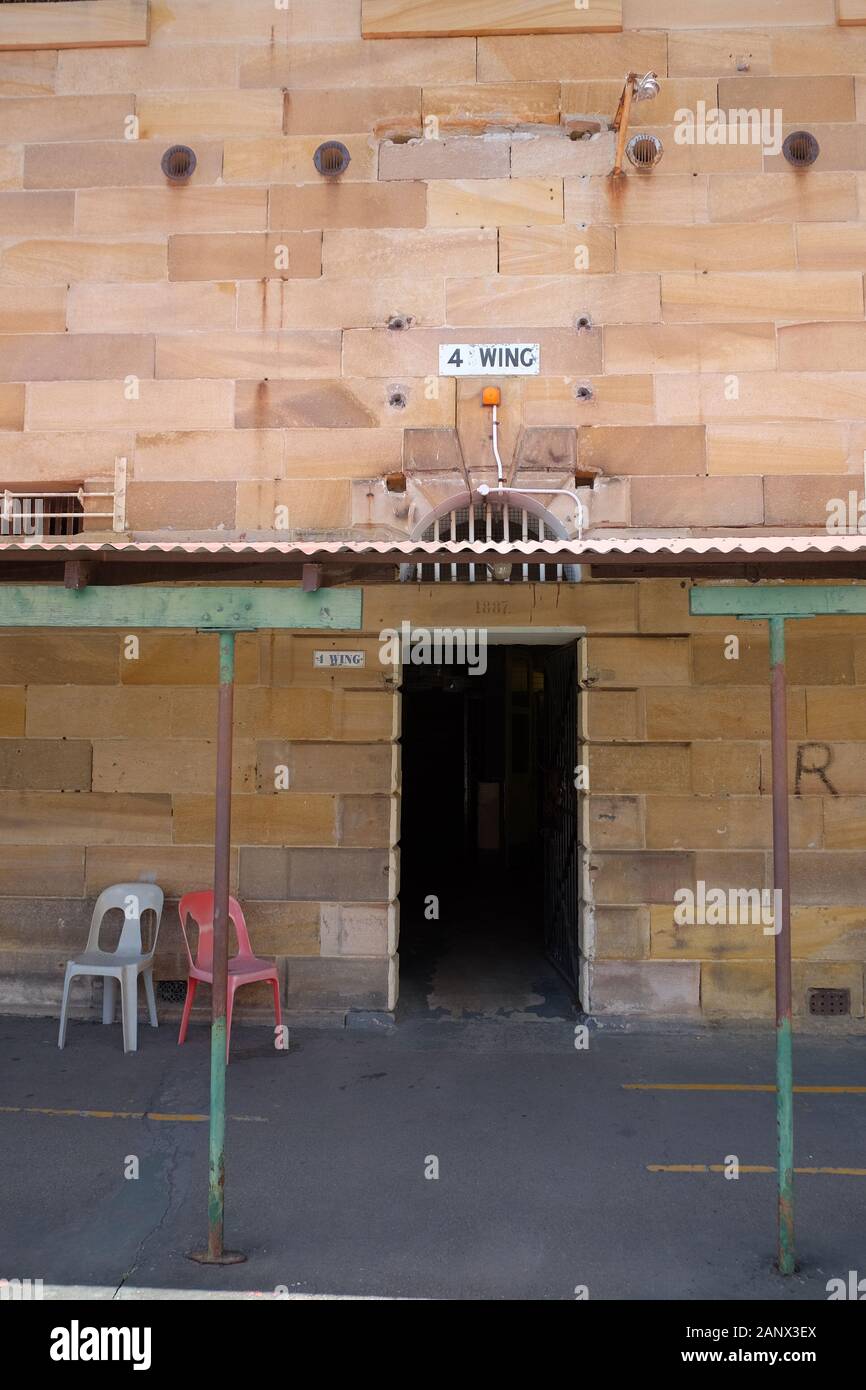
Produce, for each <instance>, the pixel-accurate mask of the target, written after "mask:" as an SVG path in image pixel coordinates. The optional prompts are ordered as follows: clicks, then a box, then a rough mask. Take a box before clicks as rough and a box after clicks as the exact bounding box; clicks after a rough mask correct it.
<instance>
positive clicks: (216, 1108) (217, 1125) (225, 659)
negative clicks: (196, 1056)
mask: <svg viewBox="0 0 866 1390" xmlns="http://www.w3.org/2000/svg"><path fill="white" fill-rule="evenodd" d="M219 640H220V661H219V711H218V716H217V773H216V827H215V831H214V920H213V985H212V988H211V1029H210V1138H209V1145H208V1204H207V1222H208V1237H207V1250H206V1251H202V1252H200V1253H198V1252H197V1253H194V1254H193V1255H192V1258H193V1259H194V1260H198V1261H199V1262H200V1263H201V1264H221V1265H223V1264H240V1263H241V1262H242V1261H243V1260H245V1259H246V1256H245V1255H242V1254H240V1253H239V1252H238V1251H231V1250H226V1249H225V1247H224V1245H223V1228H224V1222H225V1137H226V1060H227V1059H226V1037H227V1030H226V992H227V983H228V941H229V931H228V924H229V873H230V864H231V816H232V715H233V705H234V674H235V669H234V668H235V634H234V632H221V633H220V634H219Z"/></svg>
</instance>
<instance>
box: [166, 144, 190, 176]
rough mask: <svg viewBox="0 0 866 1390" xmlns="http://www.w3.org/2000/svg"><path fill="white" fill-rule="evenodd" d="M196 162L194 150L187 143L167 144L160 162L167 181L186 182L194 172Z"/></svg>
mask: <svg viewBox="0 0 866 1390" xmlns="http://www.w3.org/2000/svg"><path fill="white" fill-rule="evenodd" d="M197 162H198V161H197V160H196V157H195V150H191V149H190V147H189V145H169V147H168V149H167V150H166V152H165V154H164V155H163V156H162V159H161V161H160V164H161V168H162V172H163V173H164V174H165V177H166V178H167V179H168V181H169V183H186V182H187V180H188V179H191V178H192V176H193V174H194V173H195V166H196V163H197Z"/></svg>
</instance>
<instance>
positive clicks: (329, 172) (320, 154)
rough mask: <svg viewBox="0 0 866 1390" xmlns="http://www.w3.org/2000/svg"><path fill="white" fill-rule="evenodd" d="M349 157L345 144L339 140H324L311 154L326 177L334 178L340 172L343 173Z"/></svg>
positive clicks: (347, 165) (346, 167)
mask: <svg viewBox="0 0 866 1390" xmlns="http://www.w3.org/2000/svg"><path fill="white" fill-rule="evenodd" d="M351 159H352V156H351V155H350V154H349V151H348V150H347V149H346V146H345V145H344V144H342V143H341V142H340V141H339V140H326V141H325V142H324V144H322V145H319V147H318V149H317V150H316V152H315V154H314V155H313V163H314V164H315V166H316V168H317V170H318V171H319V173H320V174H323V175H324V177H325V178H326V179H336V178H339V176H340V174H345V172H346V170H347V169H348V167H349V164H350V162H351Z"/></svg>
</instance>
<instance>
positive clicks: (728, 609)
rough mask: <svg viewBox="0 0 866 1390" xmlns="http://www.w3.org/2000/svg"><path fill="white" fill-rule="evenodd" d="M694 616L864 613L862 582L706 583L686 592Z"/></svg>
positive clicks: (865, 587)
mask: <svg viewBox="0 0 866 1390" xmlns="http://www.w3.org/2000/svg"><path fill="white" fill-rule="evenodd" d="M689 612H690V613H691V614H692V616H693V617H709V616H713V617H723V616H730V617H732V618H818V617H820V616H821V614H822V613H866V585H861V584H766V585H765V584H707V585H705V586H702V587H700V588H696V589H691V590H690V591H689Z"/></svg>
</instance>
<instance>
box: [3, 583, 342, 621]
mask: <svg viewBox="0 0 866 1390" xmlns="http://www.w3.org/2000/svg"><path fill="white" fill-rule="evenodd" d="M360 626H361V590H360V589H319V590H317V592H316V593H314V594H305V593H304V592H303V590H302V589H258V588H249V589H242V588H231V589H228V588H226V589H224V588H201V587H199V586H194V587H190V588H170V589H169V588H157V587H154V588H147V587H142V588H138V587H136V586H134V585H133V586H129V587H121V586H120V585H117V586H112V587H107V588H103V587H101V586H99V587H94V588H87V589H65V588H59V587H55V586H54V585H50V584H45V585H41V584H23V585H21V586H20V587H19V586H15V585H12V584H10V585H6V586H2V587H0V628H3V627H124V628H140V627H182V628H187V629H198V630H206V631H207V630H210V631H214V632H248V631H250V630H252V629H255V628H260V627H265V628H307V627H311V628H339V629H354V628H360Z"/></svg>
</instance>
